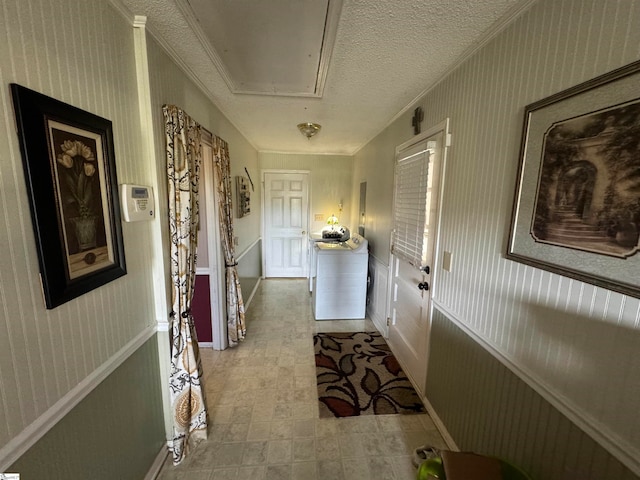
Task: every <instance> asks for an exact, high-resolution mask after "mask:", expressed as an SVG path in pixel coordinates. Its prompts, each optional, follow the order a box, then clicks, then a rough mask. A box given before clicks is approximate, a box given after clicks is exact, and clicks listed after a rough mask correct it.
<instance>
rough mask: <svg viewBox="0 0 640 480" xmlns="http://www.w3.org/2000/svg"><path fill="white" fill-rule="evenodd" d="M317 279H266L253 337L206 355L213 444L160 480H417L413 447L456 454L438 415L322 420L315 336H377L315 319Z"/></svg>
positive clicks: (360, 327) (169, 468) (251, 319)
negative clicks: (310, 283) (310, 284)
mask: <svg viewBox="0 0 640 480" xmlns="http://www.w3.org/2000/svg"><path fill="white" fill-rule="evenodd" d="M310 301H311V297H310V295H309V292H308V290H307V282H306V281H305V280H298V279H269V280H265V281H262V282H261V285H260V287H259V288H258V290H257V292H256V294H255V296H254V297H253V300H252V302H251V305H250V307H249V308H248V310H247V339H246V340H245V341H244V342H243V343H241V344H240V345H239V346H238V347H236V348H231V349H227V350H225V351H222V352H216V351H213V350H211V349H201V356H202V364H203V370H204V374H205V381H204V385H205V393H206V400H207V405H208V411H209V418H210V424H209V439H208V440H207V441H206V442H203V443H201V444H200V445H198V447H197V448H196V449H195V450H194V451H192V452H191V453H190V455H189V456H188V457H187V459H185V460H184V461H183V463H182V464H181V465H179V466H178V467H174V466H173V465H172V464H171V460H170V459H168V460H167V462H165V466H164V467H163V469H162V471H161V473H160V475H159V477H158V479H159V480H232V479H243V480H244V479H251V480H316V479H318V480H360V479H367V480H376V479H380V480H414V479H415V475H416V471H415V468H414V467H413V465H412V463H411V456H412V454H413V450H414V449H415V448H416V447H418V446H420V445H432V446H435V447H437V448H446V445H445V443H444V440H443V439H442V437H441V436H440V434H439V433H438V431H437V429H436V427H435V424H434V423H433V421H432V420H431V418H430V417H429V416H428V415H363V416H360V417H352V418H342V419H336V418H318V412H319V409H318V402H317V387H316V380H315V361H314V347H313V334H314V333H316V332H355V331H374V330H375V327H374V326H373V323H372V322H371V321H370V320H368V319H366V320H338V321H321V322H317V321H315V320H314V319H313V316H312V311H311V305H310Z"/></svg>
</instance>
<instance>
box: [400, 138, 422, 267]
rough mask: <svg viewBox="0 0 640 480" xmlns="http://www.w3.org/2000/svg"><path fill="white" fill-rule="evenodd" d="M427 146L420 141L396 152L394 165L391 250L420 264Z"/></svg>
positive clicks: (412, 263) (420, 265) (407, 259)
mask: <svg viewBox="0 0 640 480" xmlns="http://www.w3.org/2000/svg"><path fill="white" fill-rule="evenodd" d="M429 184H430V182H429V150H428V149H427V142H426V141H424V142H421V143H418V144H416V145H413V146H411V147H408V148H407V149H405V150H403V151H401V152H399V154H398V155H397V159H396V167H395V186H394V212H393V233H392V242H391V253H392V254H393V255H395V256H397V257H399V258H400V259H402V260H405V261H406V262H408V263H409V264H410V265H413V266H414V267H416V268H420V267H422V261H423V252H424V239H425V231H424V230H425V221H426V216H427V215H428V208H427V192H428V188H429Z"/></svg>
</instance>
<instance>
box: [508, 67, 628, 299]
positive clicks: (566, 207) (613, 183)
mask: <svg viewBox="0 0 640 480" xmlns="http://www.w3.org/2000/svg"><path fill="white" fill-rule="evenodd" d="M638 85H640V61H639V62H635V63H632V64H630V65H627V66H625V67H623V68H620V69H618V70H615V71H612V72H610V73H607V74H605V75H602V76H600V77H597V78H594V79H593V80H590V81H587V82H585V83H582V84H580V85H577V86H575V87H572V88H569V89H568V90H565V91H562V92H559V93H557V94H555V95H553V96H551V97H548V98H545V99H543V100H540V101H538V102H535V103H533V104H531V105H528V106H527V107H526V108H525V118H524V130H523V135H522V144H521V149H520V170H519V175H518V185H517V188H516V195H515V202H514V208H513V215H512V220H511V231H510V235H509V244H508V250H507V255H506V256H507V258H510V259H512V260H516V261H519V262H522V263H526V264H529V265H533V266H535V267H539V268H543V269H546V270H550V271H552V272H555V273H559V274H561V275H565V276H568V277H571V278H576V279H578V280H581V281H585V282H589V283H592V284H594V285H598V286H601V287H604V288H607V289H610V290H615V291H618V292H621V293H624V294H627V295H633V296H636V297H637V296H640V285H639V281H638V271H640V253H639V252H640V243H639V239H638V237H639V232H640V90H639V89H638Z"/></svg>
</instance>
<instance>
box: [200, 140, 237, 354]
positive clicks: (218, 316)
mask: <svg viewBox="0 0 640 480" xmlns="http://www.w3.org/2000/svg"><path fill="white" fill-rule="evenodd" d="M202 142H203V143H206V144H207V146H208V147H210V148H211V152H212V154H211V158H210V159H203V162H202V163H203V165H202V166H203V174H204V175H203V176H204V185H203V186H204V198H201V199H200V201H201V202H202V201H204V202H205V211H206V212H207V222H206V225H207V231H206V235H207V253H208V258H207V265H208V267H198V268H196V275H208V276H209V300H210V304H211V336H212V345H211V346H212V347H213V349H214V350H224V349H226V348H227V347H228V346H229V344H228V340H227V302H226V281H225V268H224V257H223V253H222V241H221V239H220V227H219V218H220V215H219V212H218V191H217V190H218V189H217V188H216V169H215V168H214V164H213V163H214V162H215V157H214V156H213V137H212V135H211V134H210V133H209V132H207V131H203V135H202ZM209 160H210V161H209ZM201 181H202V176H201ZM203 346H208V345H206V344H205V345H203Z"/></svg>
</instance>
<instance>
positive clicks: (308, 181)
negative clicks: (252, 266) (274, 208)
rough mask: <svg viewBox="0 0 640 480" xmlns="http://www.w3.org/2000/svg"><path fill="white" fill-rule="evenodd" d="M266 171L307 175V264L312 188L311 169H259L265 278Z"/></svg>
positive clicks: (308, 273) (263, 270) (308, 271)
mask: <svg viewBox="0 0 640 480" xmlns="http://www.w3.org/2000/svg"><path fill="white" fill-rule="evenodd" d="M267 173H292V174H296V173H298V174H304V175H307V191H308V195H307V225H306V228H305V232H307V234H306V235H307V238H306V241H305V243H306V245H307V264H308V263H309V259H310V258H311V256H310V255H311V252H310V251H309V238H310V237H309V225H311V224H310V221H311V200H312V198H313V197H312V195H313V192H312V189H311V170H291V169H286V168H283V169H280V168H265V169H262V170H260V181H261V182H262V184H261V187H262V188H261V192H260V195H261V197H260V200H261V202H260V234H261V235H262V245H261V249H262V275H263V278H265V272H266V271H267V243H268V242H267V235H266V226H265V224H264V218H265V215H264V212H265V205H266V202H265V200H266V197H265V190H266V189H265V178H264V177H265V175H266V174H267ZM310 273H311V272H310V269H309V265H307V277H306V278H309V275H310Z"/></svg>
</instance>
